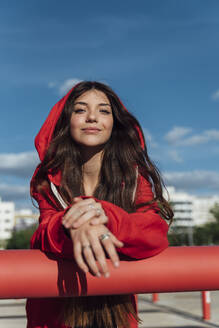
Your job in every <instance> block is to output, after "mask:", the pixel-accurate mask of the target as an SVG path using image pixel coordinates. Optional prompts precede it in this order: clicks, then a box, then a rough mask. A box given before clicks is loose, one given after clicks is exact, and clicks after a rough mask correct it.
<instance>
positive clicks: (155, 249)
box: [100, 176, 168, 259]
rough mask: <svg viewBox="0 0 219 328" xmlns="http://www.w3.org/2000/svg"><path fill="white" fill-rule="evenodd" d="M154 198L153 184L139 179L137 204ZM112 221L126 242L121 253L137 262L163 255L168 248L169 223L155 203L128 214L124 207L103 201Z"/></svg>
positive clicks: (110, 223)
mask: <svg viewBox="0 0 219 328" xmlns="http://www.w3.org/2000/svg"><path fill="white" fill-rule="evenodd" d="M153 198H154V195H153V193H152V189H151V184H150V183H149V182H148V181H147V180H146V179H145V178H144V177H143V176H139V181H138V187H137V195H136V205H138V204H141V203H146V202H149V201H151V200H152V199H153ZM100 202H101V204H102V207H103V209H104V211H105V213H106V215H107V217H108V219H109V222H108V228H109V230H110V231H111V232H112V233H113V234H114V235H115V236H116V237H117V238H118V239H119V240H121V241H122V242H123V243H124V247H122V248H119V249H118V252H119V253H121V254H123V255H127V256H129V257H131V258H135V259H143V258H147V257H150V256H153V255H156V254H158V253H160V252H161V251H162V250H164V249H165V248H167V247H168V239H167V232H168V224H167V223H166V221H165V220H164V219H163V218H162V217H161V216H160V215H159V213H158V212H159V208H158V205H157V204H156V202H155V203H153V204H151V205H146V206H142V207H140V208H139V209H138V210H137V211H136V212H135V213H127V212H126V211H124V210H123V209H122V208H120V207H118V206H116V205H114V204H112V203H109V202H107V201H100Z"/></svg>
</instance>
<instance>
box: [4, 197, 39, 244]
mask: <svg viewBox="0 0 219 328" xmlns="http://www.w3.org/2000/svg"><path fill="white" fill-rule="evenodd" d="M38 217H39V214H36V213H33V212H32V211H31V210H30V209H22V210H19V211H15V204H14V203H13V202H5V201H2V200H1V198H0V248H2V247H3V248H4V247H5V245H6V243H7V240H8V239H10V238H11V236H12V233H13V231H14V230H22V229H27V228H28V227H30V226H32V225H33V224H35V223H37V222H38V221H37V219H38Z"/></svg>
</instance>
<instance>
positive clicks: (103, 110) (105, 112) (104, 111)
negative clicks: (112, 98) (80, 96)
mask: <svg viewBox="0 0 219 328" xmlns="http://www.w3.org/2000/svg"><path fill="white" fill-rule="evenodd" d="M100 112H101V113H104V114H110V113H111V112H110V111H109V110H107V109H100Z"/></svg>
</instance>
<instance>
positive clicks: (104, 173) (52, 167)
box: [32, 81, 173, 220]
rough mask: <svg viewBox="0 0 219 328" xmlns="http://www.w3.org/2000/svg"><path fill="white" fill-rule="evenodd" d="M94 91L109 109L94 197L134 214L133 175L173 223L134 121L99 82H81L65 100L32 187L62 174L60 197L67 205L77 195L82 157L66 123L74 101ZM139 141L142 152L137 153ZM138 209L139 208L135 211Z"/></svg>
mask: <svg viewBox="0 0 219 328" xmlns="http://www.w3.org/2000/svg"><path fill="white" fill-rule="evenodd" d="M92 89H96V90H99V91H102V92H103V93H105V95H106V96H107V97H108V99H109V101H110V104H111V106H112V112H113V117H114V125H113V130H112V135H111V138H110V139H109V141H108V142H107V143H106V145H105V148H104V155H103V159H102V166H101V172H100V177H99V183H98V186H97V188H96V190H95V192H94V195H93V196H94V197H97V198H98V199H104V200H107V201H110V202H112V203H114V204H116V205H118V206H121V207H122V208H123V209H125V210H126V211H128V212H131V211H133V210H134V207H135V204H133V202H132V199H133V197H132V196H133V191H134V189H135V183H136V170H134V169H133V168H135V167H138V170H139V171H140V173H141V174H143V175H144V176H145V177H146V178H147V179H148V180H149V181H150V182H151V184H152V186H153V189H154V195H155V198H154V201H157V202H158V203H159V206H160V212H161V214H162V216H163V217H164V218H165V219H167V220H171V219H172V217H173V212H172V209H171V207H170V205H169V203H168V202H167V201H166V200H165V199H164V197H163V193H162V187H165V185H164V183H163V180H162V178H161V175H160V173H159V170H158V169H157V167H156V166H155V164H154V163H153V162H152V161H151V159H150V158H149V156H148V152H147V146H146V143H145V139H144V135H143V132H142V129H141V127H140V124H139V122H138V121H137V119H136V118H135V117H134V116H133V115H132V114H131V113H130V112H128V111H127V110H125V109H124V106H123V105H122V103H121V101H120V99H119V98H118V96H117V95H116V94H115V92H114V91H113V90H112V89H111V88H110V87H109V86H107V85H105V84H103V83H100V82H96V81H95V82H91V81H84V82H81V83H79V84H78V85H77V86H76V87H75V88H74V89H73V91H72V93H71V95H70V96H69V98H68V100H67V102H66V104H65V107H64V109H63V111H62V113H61V115H60V117H59V119H58V122H57V124H56V127H55V130H54V132H53V138H52V141H51V143H50V145H49V147H48V150H47V152H46V155H45V157H44V160H43V161H42V163H41V165H40V168H39V170H38V172H37V175H36V176H35V179H34V181H33V186H32V187H36V186H37V185H41V183H42V181H43V180H45V178H46V177H47V174H48V171H49V172H52V173H56V172H58V171H59V170H60V171H61V174H62V180H61V185H60V193H61V195H62V197H63V198H64V199H65V201H66V202H67V203H68V204H71V202H72V199H73V197H75V196H79V195H82V194H83V193H84V190H83V181H82V163H83V162H82V157H81V154H80V146H78V145H77V143H76V142H75V141H74V140H73V139H72V137H71V134H70V118H71V114H72V111H73V109H74V102H75V100H76V99H77V98H78V97H79V96H81V95H82V94H83V93H84V92H86V91H89V90H92ZM142 141H143V142H144V146H143V147H142ZM138 207H139V205H138Z"/></svg>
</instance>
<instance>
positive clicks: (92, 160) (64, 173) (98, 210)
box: [27, 81, 173, 328]
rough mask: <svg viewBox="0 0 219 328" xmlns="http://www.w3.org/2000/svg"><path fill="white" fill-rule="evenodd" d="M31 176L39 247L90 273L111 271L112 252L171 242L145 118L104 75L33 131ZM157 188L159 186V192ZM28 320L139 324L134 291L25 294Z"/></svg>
mask: <svg viewBox="0 0 219 328" xmlns="http://www.w3.org/2000/svg"><path fill="white" fill-rule="evenodd" d="M35 145H36V148H37V151H38V153H39V157H40V159H41V163H40V164H39V165H38V167H37V168H36V171H35V173H34V175H33V178H32V180H31V194H32V196H33V197H34V198H35V199H36V200H37V202H38V204H39V210H40V221H39V223H40V224H39V227H38V228H37V230H36V232H35V233H34V235H33V237H32V240H31V247H32V248H38V249H41V250H42V251H44V252H50V253H53V254H55V255H56V256H57V257H59V258H60V257H61V258H68V259H74V260H75V262H76V263H77V265H78V269H79V270H80V271H81V273H83V274H92V275H94V276H95V277H96V279H98V278H99V277H101V276H102V277H105V278H107V277H109V275H110V274H113V273H110V270H109V268H108V266H107V261H106V258H109V259H110V260H111V262H112V264H113V265H114V267H115V268H118V267H119V263H120V260H122V259H126V260H127V259H128V260H131V259H132V260H135V259H143V258H147V257H150V256H154V255H156V254H158V253H160V252H161V251H162V250H164V249H165V248H166V247H167V246H168V241H167V231H168V225H167V223H166V222H165V220H164V218H166V219H171V218H172V216H173V213H172V210H171V208H170V206H169V204H168V203H167V202H166V200H165V199H164V198H163V195H162V180H161V177H160V175H159V172H158V170H157V169H156V167H155V166H154V164H153V163H152V162H151V160H150V158H149V156H148V154H147V148H146V144H145V141H144V137H143V134H142V130H141V127H140V125H139V123H138V121H137V120H136V119H135V118H134V117H133V115H131V114H130V113H129V112H128V111H127V110H126V108H125V107H124V106H123V104H122V103H121V101H120V99H119V98H118V96H117V95H116V94H115V93H114V91H113V90H112V89H111V88H110V87H108V86H106V85H104V84H102V83H99V82H89V81H84V82H80V83H79V84H77V85H76V86H75V87H74V88H72V89H71V90H70V91H69V92H68V94H67V95H66V96H65V97H64V98H63V99H61V100H60V101H59V102H58V103H57V104H56V105H55V106H54V107H53V108H52V110H51V112H50V113H49V116H48V118H47V119H46V121H45V123H44V124H43V126H42V128H41V129H40V132H39V133H38V135H37V137H36V139H35ZM152 188H153V190H154V192H153V191H152ZM27 319H28V324H27V327H28V328H64V327H75V328H88V327H93V328H94V327H95V328H102V327H113V328H114V327H123V328H125V327H132V328H134V327H137V322H138V321H139V320H138V316H137V312H136V303H135V298H134V295H113V296H107V295H106V296H95V297H77V298H67V299H66V298H57V299H29V300H28V301H27Z"/></svg>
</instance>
